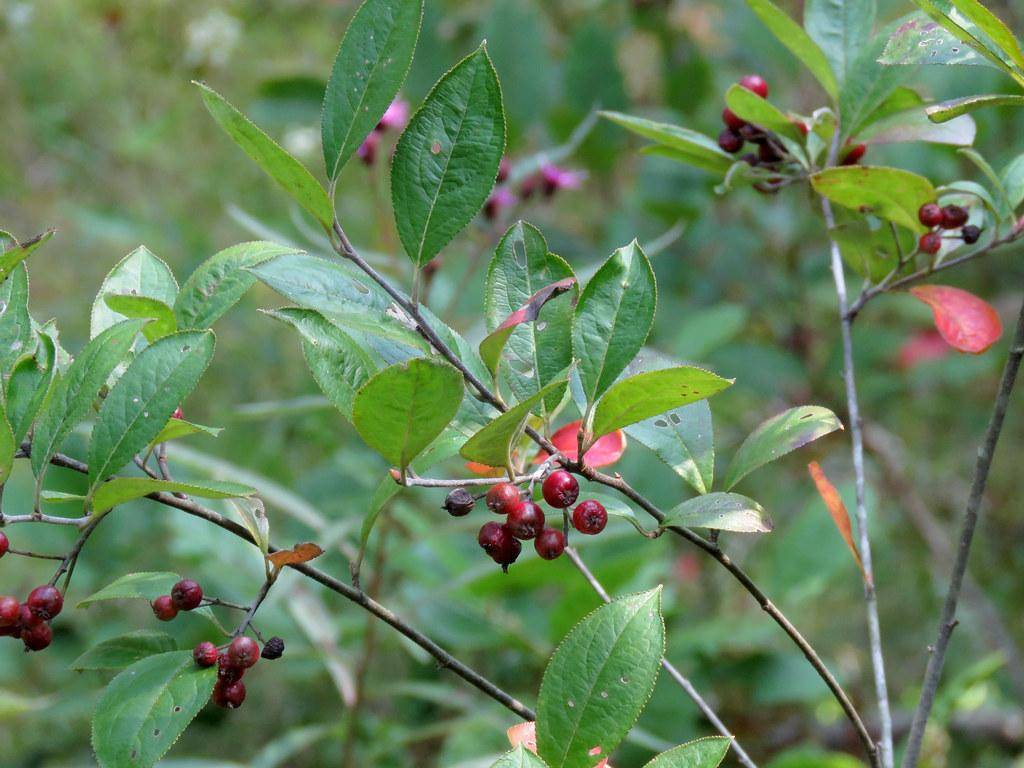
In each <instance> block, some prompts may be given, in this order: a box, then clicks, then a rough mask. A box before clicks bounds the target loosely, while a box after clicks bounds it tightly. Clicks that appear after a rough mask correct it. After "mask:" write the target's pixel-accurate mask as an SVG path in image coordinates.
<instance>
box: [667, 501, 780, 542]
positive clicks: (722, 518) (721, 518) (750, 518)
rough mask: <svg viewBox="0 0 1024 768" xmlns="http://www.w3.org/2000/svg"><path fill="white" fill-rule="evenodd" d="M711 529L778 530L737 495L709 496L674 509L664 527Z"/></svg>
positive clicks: (759, 510) (758, 507)
mask: <svg viewBox="0 0 1024 768" xmlns="http://www.w3.org/2000/svg"><path fill="white" fill-rule="evenodd" d="M669 525H681V526H683V527H684V528H712V529H715V530H719V531H735V532H736V533H770V532H771V531H772V529H773V528H774V527H775V526H774V525H773V524H772V521H771V520H769V519H768V515H767V513H766V512H765V511H764V508H763V507H762V506H761V505H760V504H758V503H757V502H756V501H754V500H753V499H749V498H747V497H746V496H740V495H739V494H738V493H719V492H716V493H709V494H707V495H705V496H696V497H694V498H692V499H687V500H686V501H684V502H683V503H682V504H678V505H676V506H675V507H673V508H672V509H671V510H670V511H669V513H668V514H667V515H666V516H665V520H664V522H663V523H662V524H661V527H662V528H664V527H666V526H669Z"/></svg>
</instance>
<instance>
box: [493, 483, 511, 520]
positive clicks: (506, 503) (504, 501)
mask: <svg viewBox="0 0 1024 768" xmlns="http://www.w3.org/2000/svg"><path fill="white" fill-rule="evenodd" d="M518 504H519V489H518V488H516V487H515V486H514V485H512V483H498V484H497V485H495V486H492V487H491V490H489V491H488V492H487V506H488V507H490V509H491V511H492V512H494V513H495V514H498V515H507V514H508V513H509V512H511V511H512V509H513V508H514V507H515V506H517V505H518Z"/></svg>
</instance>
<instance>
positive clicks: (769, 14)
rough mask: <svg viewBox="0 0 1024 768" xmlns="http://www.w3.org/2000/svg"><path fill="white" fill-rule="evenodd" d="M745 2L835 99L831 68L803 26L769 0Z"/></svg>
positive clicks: (749, 0) (836, 85) (836, 84)
mask: <svg viewBox="0 0 1024 768" xmlns="http://www.w3.org/2000/svg"><path fill="white" fill-rule="evenodd" d="M747 5H749V6H750V8H751V10H752V11H753V12H754V13H755V14H757V17H758V18H759V19H760V20H761V22H762V23H763V24H764V25H765V26H766V27H767V28H768V31H769V32H771V33H772V34H773V35H775V38H776V39H777V40H778V41H779V42H780V43H782V44H783V45H784V46H785V47H786V48H788V49H789V52H790V53H792V54H793V55H794V56H796V57H797V58H798V59H800V61H801V62H803V65H804V66H805V67H807V69H809V70H810V72H811V74H812V75H814V77H815V78H816V79H817V81H818V82H819V83H821V87H822V88H824V89H825V93H827V94H828V95H829V96H830V97H831V98H832V100H833V101H836V100H838V98H839V83H838V82H837V81H836V76H835V74H834V73H833V72H832V67H831V66H830V65H829V62H828V59H827V58H826V57H825V54H824V53H823V52H822V50H821V48H819V47H818V44H817V43H815V42H814V40H812V39H811V38H810V36H809V35H808V34H807V33H806V32H805V31H804V29H803V27H801V26H800V25H799V24H797V23H796V22H795V21H793V19H791V18H790V17H789V16H788V15H786V12H785V11H783V10H782V9H781V8H779V7H778V6H777V5H775V4H774V3H772V2H771V0H747Z"/></svg>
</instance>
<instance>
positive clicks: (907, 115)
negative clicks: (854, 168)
mask: <svg viewBox="0 0 1024 768" xmlns="http://www.w3.org/2000/svg"><path fill="white" fill-rule="evenodd" d="M930 109H931V107H925V106H919V107H914V108H913V109H909V110H905V111H902V112H896V113H895V114H892V115H888V116H887V117H884V118H882V119H881V120H877V121H875V122H874V123H871V124H870V125H868V126H867V128H865V129H864V130H862V131H861V132H860V133H859V134H857V140H858V141H860V142H863V143H864V144H898V143H901V142H913V141H926V142H929V143H932V144H949V145H952V146H957V147H969V146H970V145H971V144H973V143H974V137H975V133H976V132H977V126H976V125H975V123H974V120H973V119H972V118H971V117H969V116H967V115H963V116H961V117H958V118H956V119H953V120H949V121H944V122H943V123H942V124H939V125H937V124H936V123H935V121H934V120H932V119H931V117H930V112H929V110H930Z"/></svg>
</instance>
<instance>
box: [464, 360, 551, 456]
mask: <svg viewBox="0 0 1024 768" xmlns="http://www.w3.org/2000/svg"><path fill="white" fill-rule="evenodd" d="M567 384H568V381H567V380H566V379H561V380H560V381H554V382H552V383H550V384H548V385H547V386H546V387H544V388H543V389H542V390H540V391H539V392H538V393H537V394H535V395H534V396H533V397H530V398H529V399H527V400H524V401H523V402H521V403H518V404H517V405H516V406H515V407H513V408H509V409H508V410H507V411H505V413H503V414H501V416H499V417H498V418H496V419H495V420H494V421H492V422H491V423H490V424H488V425H487V426H485V427H484V428H483V429H481V430H480V431H479V432H477V433H476V434H475V435H473V436H472V437H471V438H469V440H467V441H466V444H465V445H463V446H462V450H461V451H460V453H461V454H462V457H463V458H465V459H468V460H469V461H476V462H479V463H481V464H487V465H488V466H491V467H505V466H508V465H509V463H510V457H509V453H510V452H511V450H512V448H513V446H514V445H515V443H516V441H517V440H518V439H519V435H520V434H522V431H523V427H524V426H525V424H526V420H527V419H528V418H529V416H530V412H531V411H533V410H534V409H535V408H537V406H538V405H540V403H541V401H543V400H546V399H549V398H558V399H561V398H562V396H563V395H564V394H565V388H566V386H567Z"/></svg>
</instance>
